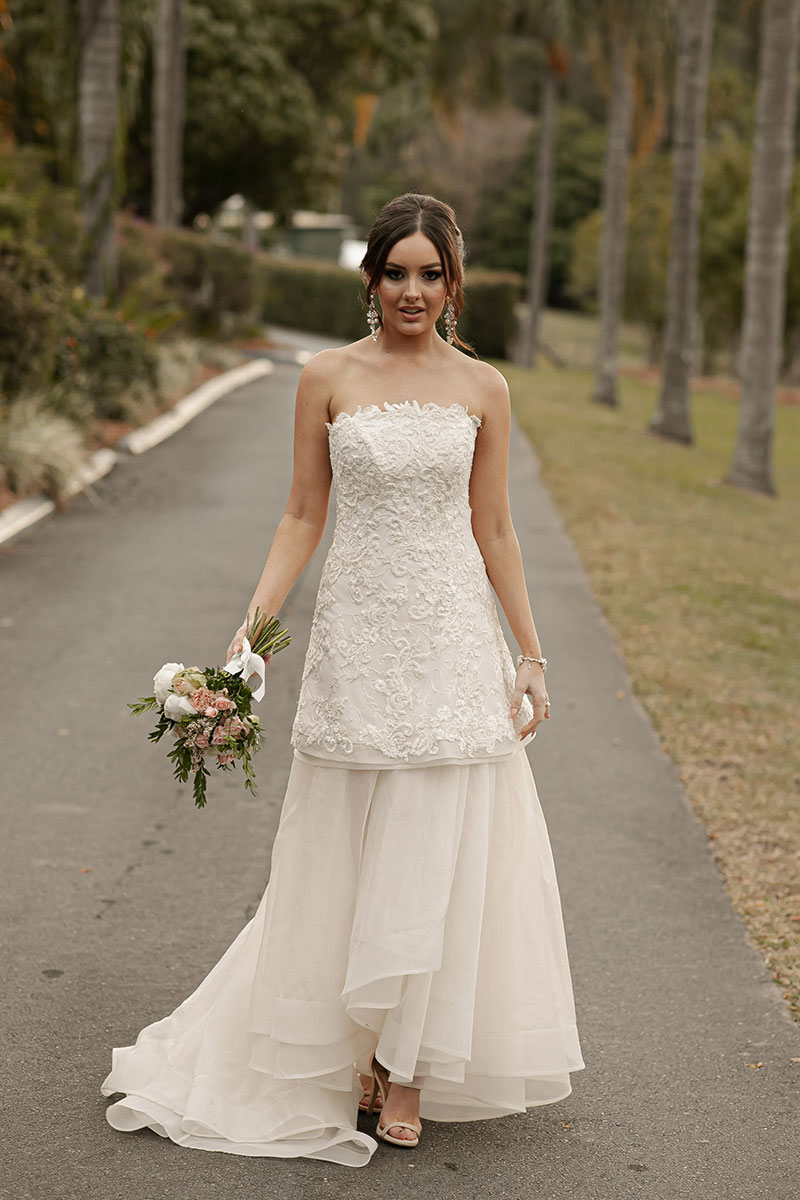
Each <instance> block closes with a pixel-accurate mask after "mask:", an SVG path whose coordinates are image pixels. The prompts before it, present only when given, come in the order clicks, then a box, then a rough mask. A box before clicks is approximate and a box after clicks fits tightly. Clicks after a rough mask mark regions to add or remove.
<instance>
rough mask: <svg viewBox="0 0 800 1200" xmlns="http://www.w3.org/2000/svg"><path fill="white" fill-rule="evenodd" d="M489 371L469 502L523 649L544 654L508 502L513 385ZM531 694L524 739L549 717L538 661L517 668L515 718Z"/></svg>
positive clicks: (482, 547)
mask: <svg viewBox="0 0 800 1200" xmlns="http://www.w3.org/2000/svg"><path fill="white" fill-rule="evenodd" d="M481 365H482V367H483V368H484V369H485V371H486V386H485V389H484V392H483V417H482V420H481V428H480V429H479V430H478V436H477V438H476V442H475V457H474V459H473V463H472V475H471V477H470V487H469V500H470V507H471V508H472V531H473V533H474V535H475V541H476V542H477V543H478V548H479V550H480V552H481V554H482V556H483V561H484V563H485V564H486V573H487V575H488V576H489V581H490V583H491V585H492V587H493V588H494V590H495V594H496V595H497V598H498V600H499V601H500V604H501V606H502V609H503V612H504V613H505V614H506V618H507V619H508V623H509V625H510V626H511V632H512V633H513V635H514V637H515V639H516V641H517V644H518V645H519V648H520V653H521V654H525V655H528V656H530V657H533V658H541V657H542V651H541V647H540V645H539V638H538V635H537V633H536V626H535V625H534V621H533V613H532V612H531V605H530V600H529V598H528V589H527V585H526V583H525V570H524V567H523V564H522V554H521V552H520V548H519V541H518V540H517V535H516V532H515V530H514V525H513V522H512V520H511V508H510V505H509V501H508V446H509V438H510V433H511V403H510V400H509V395H508V385H507V384H506V381H505V379H504V378H503V376H502V375H501V374H500V372H499V371H495V370H494V368H493V367H489V366H488V364H481ZM525 692H528V693H529V695H530V696H531V699H532V700H533V720H532V721H531V722H530V723H529V724H528V725H526V726H525V728H524V729H523V730H522V732H521V734H520V737H526V736H527V735H528V734H529V733H530V732H531V731H532V730H534V729H535V728H536V726H537V725H538V724H540V722H541V721H542V720H544V719H545V718H549V716H550V710H549V708H546V707H545V704H546V701H547V688H546V687H545V682H544V671H543V669H542V667H541V666H539V664H538V663H531V662H523V663H522V664H521V666H520V667H519V668H518V670H517V677H516V686H515V688H514V696H513V699H512V702H511V716H512V717H514V716H516V715H517V712H518V711H519V706H520V704H521V703H522V697H523V695H524V694H525Z"/></svg>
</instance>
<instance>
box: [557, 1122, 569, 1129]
mask: <svg viewBox="0 0 800 1200" xmlns="http://www.w3.org/2000/svg"><path fill="white" fill-rule="evenodd" d="M560 1124H561V1128H562V1129H572V1121H561V1123H560Z"/></svg>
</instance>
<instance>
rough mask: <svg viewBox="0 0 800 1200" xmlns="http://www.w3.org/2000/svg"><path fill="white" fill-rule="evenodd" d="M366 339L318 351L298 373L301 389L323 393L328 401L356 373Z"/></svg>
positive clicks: (362, 356) (361, 359)
mask: <svg viewBox="0 0 800 1200" xmlns="http://www.w3.org/2000/svg"><path fill="white" fill-rule="evenodd" d="M367 340H368V339H367V338H364V339H362V341H358V342H351V343H350V344H349V345H347V346H333V347H331V348H330V349H328V350H320V351H318V353H317V354H315V355H314V357H313V358H310V359H309V360H308V362H307V363H306V364H305V366H304V367H303V370H302V371H301V372H300V382H301V385H302V386H303V387H306V386H307V387H308V389H309V390H311V391H314V392H315V393H316V392H325V394H326V396H327V398H328V399H330V397H332V396H333V395H334V394H335V393H336V392H337V391H338V390H339V389H340V387H341V386H342V383H343V381H345V380H347V379H348V378H349V376H350V375H351V374H352V373H353V372H354V371H356V370H357V369H358V368H359V367H360V366H361V365H362V363H363V360H364V345H363V343H364V342H366V341H367Z"/></svg>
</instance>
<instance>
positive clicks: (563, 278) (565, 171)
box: [470, 105, 605, 304]
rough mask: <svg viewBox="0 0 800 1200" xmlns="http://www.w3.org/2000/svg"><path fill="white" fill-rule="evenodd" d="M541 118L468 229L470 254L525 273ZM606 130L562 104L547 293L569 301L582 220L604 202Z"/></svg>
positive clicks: (485, 195) (491, 264) (551, 297)
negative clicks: (523, 150) (576, 236)
mask: <svg viewBox="0 0 800 1200" xmlns="http://www.w3.org/2000/svg"><path fill="white" fill-rule="evenodd" d="M538 138H539V130H538V122H537V124H536V125H535V127H534V129H533V133H532V136H531V140H530V143H529V145H528V150H527V152H526V154H525V155H524V156H523V158H522V159H520V161H519V163H518V164H517V167H516V169H515V170H514V172H513V174H512V175H511V177H510V178H508V179H503V178H500V179H498V180H497V182H496V184H495V185H494V186H493V187H490V188H487V189H486V190H485V191H484V193H483V196H482V199H481V203H480V206H479V208H478V212H477V216H476V220H475V223H474V226H473V228H472V229H471V231H470V235H471V236H470V247H471V253H472V259H473V260H474V261H476V262H479V263H480V264H481V265H485V266H487V267H492V268H494V269H498V270H501V269H506V270H511V271H518V272H519V273H521V274H525V272H526V270H527V262H528V238H529V234H530V220H531V205H532V196H533V184H534V179H535V175H536V157H537V152H538ZM604 146H605V131H604V129H603V127H602V126H601V125H598V124H596V123H595V122H594V121H592V120H590V119H589V118H588V117H587V116H586V115H585V114H584V113H582V112H581V111H580V110H579V109H576V108H572V107H570V106H568V105H564V106H562V108H561V111H560V114H559V123H558V132H557V136H556V169H555V179H554V195H553V232H552V236H551V241H550V260H549V284H548V299H549V302H550V303H552V304H559V303H562V304H563V303H565V302H569V299H570V289H569V276H570V270H571V264H572V259H573V255H574V252H575V246H574V234H575V230H576V227H577V226H578V225H579V224H580V222H581V221H582V220H583V219H584V218H585V217H587V216H588V214H590V213H591V212H593V211H594V210H595V209H596V208H597V206H598V205H599V203H600V192H601V185H602V175H603V153H604Z"/></svg>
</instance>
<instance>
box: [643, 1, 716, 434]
mask: <svg viewBox="0 0 800 1200" xmlns="http://www.w3.org/2000/svg"><path fill="white" fill-rule="evenodd" d="M715 3H716V0H692V2H691V3H684V5H683V10H682V13H681V28H680V48H679V53H678V71H677V77H676V83H675V136H674V150H673V177H672V235H671V247H670V259H669V271H668V275H667V320H666V336H665V344H664V376H663V382H662V387H661V397H660V401H659V408H658V411H657V412H656V413H655V414H654V416H653V418H652V420H651V421H650V426H649V428H650V430H651V431H652V432H653V433H657V434H658V435H659V436H660V437H664V438H671V439H673V440H674V441H678V442H686V443H691V442H692V441H693V437H692V428H691V421H690V417H689V384H690V380H691V374H692V363H693V360H694V330H695V322H696V310H697V254H698V242H699V225H700V202H701V186H702V179H703V151H704V148H705V118H706V98H707V96H708V73H709V63H710V59H711V41H712V29H713V24H714V8H715Z"/></svg>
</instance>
